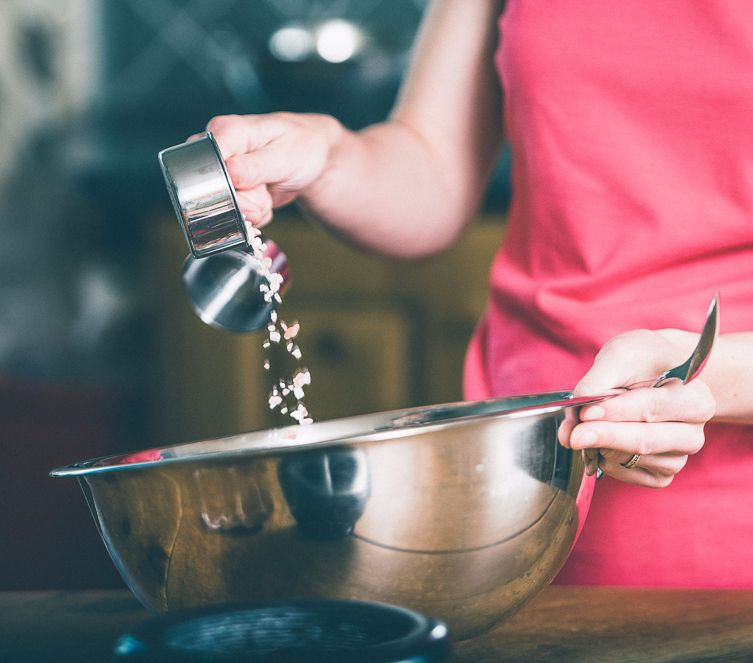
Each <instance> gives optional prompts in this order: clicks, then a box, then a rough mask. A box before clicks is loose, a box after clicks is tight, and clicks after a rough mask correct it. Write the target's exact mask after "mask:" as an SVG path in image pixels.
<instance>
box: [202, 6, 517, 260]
mask: <svg viewBox="0 0 753 663" xmlns="http://www.w3.org/2000/svg"><path fill="white" fill-rule="evenodd" d="M503 5H504V3H503V2H502V1H501V0H474V1H473V2H467V0H437V1H436V2H435V3H434V4H433V5H432V6H431V8H430V9H429V10H428V12H427V15H426V18H425V20H424V24H423V26H422V29H421V33H420V35H419V38H418V40H417V44H416V48H415V53H414V58H413V63H412V66H411V67H410V70H409V72H408V75H407V78H406V81H405V84H404V86H403V89H402V92H401V95H400V98H399V100H398V102H397V105H396V107H395V109H394V111H393V113H392V116H391V118H390V119H389V120H388V121H387V122H384V123H381V124H378V125H375V126H373V127H370V128H367V129H365V130H363V131H361V132H357V133H356V132H351V131H349V130H347V129H346V128H344V127H343V126H342V125H341V124H340V123H339V122H337V121H336V120H335V119H333V118H331V117H328V116H322V115H307V114H288V113H273V114H270V115H261V116H260V115H256V116H243V117H241V116H222V117H217V118H214V119H212V120H211V121H210V123H209V125H208V127H209V129H210V130H211V131H212V132H213V133H214V134H215V137H216V138H217V141H218V143H219V145H220V148H221V150H222V152H223V155H224V156H225V159H226V162H227V165H228V170H229V172H230V176H231V178H232V180H233V183H234V185H235V187H236V189H237V190H238V192H239V200H240V204H241V207H242V208H243V210H244V212H245V213H246V214H247V216H248V217H249V218H250V219H251V220H252V221H253V222H254V223H256V224H257V225H263V224H264V223H265V222H267V221H268V220H269V219H270V218H271V209H272V207H273V206H274V207H277V206H280V205H284V204H286V203H288V202H290V201H292V200H295V199H298V200H299V202H300V203H302V204H303V205H304V206H305V207H306V208H307V209H308V210H309V211H310V212H311V213H312V214H313V215H314V216H316V217H317V218H318V219H320V220H321V221H322V222H323V223H325V224H326V225H328V226H329V227H331V228H332V229H333V230H335V231H336V232H337V233H339V234H340V235H342V236H344V237H345V238H347V239H349V240H351V241H354V242H356V243H358V244H360V245H362V246H365V247H367V248H371V249H374V250H377V251H380V252H383V253H387V254H391V255H395V256H401V257H413V256H422V255H427V254H430V253H433V252H436V251H439V250H441V249H443V248H445V247H447V246H448V245H449V244H450V243H452V241H453V240H454V239H455V238H456V236H457V235H458V233H459V232H460V231H461V230H462V228H463V227H464V226H465V225H466V223H467V222H468V221H469V220H470V219H472V218H473V215H474V213H475V211H476V209H477V207H478V205H479V202H480V199H481V196H482V194H483V191H484V189H485V187H486V184H487V181H488V178H489V175H490V173H491V170H492V168H493V167H494V164H495V161H496V158H497V156H498V152H499V148H500V145H501V141H502V127H501V123H502V110H501V93H500V88H499V83H498V80H497V77H496V75H495V72H494V65H493V53H494V50H495V47H496V43H497V29H496V23H497V18H498V16H499V14H500V13H501V11H502V8H503Z"/></svg>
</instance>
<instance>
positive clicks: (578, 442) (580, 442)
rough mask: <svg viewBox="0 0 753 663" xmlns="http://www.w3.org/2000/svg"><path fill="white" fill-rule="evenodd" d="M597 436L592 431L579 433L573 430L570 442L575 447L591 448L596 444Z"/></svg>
mask: <svg viewBox="0 0 753 663" xmlns="http://www.w3.org/2000/svg"><path fill="white" fill-rule="evenodd" d="M597 439H598V435H596V433H594V432H593V431H592V430H584V431H579V430H577V429H576V430H575V431H574V432H573V434H572V436H571V441H572V442H573V443H574V446H576V447H592V446H594V445H595V444H596V441H597Z"/></svg>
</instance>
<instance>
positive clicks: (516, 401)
mask: <svg viewBox="0 0 753 663" xmlns="http://www.w3.org/2000/svg"><path fill="white" fill-rule="evenodd" d="M612 396H614V394H602V395H596V396H574V395H573V394H572V392H570V391H555V392H543V393H539V394H529V395H524V396H511V397H505V398H491V399H487V400H482V401H458V402H453V403H441V404H438V405H429V406H420V407H413V408H404V409H399V410H389V411H385V412H380V413H375V414H361V415H356V416H352V417H345V418H341V419H329V420H324V421H320V422H315V423H313V424H307V425H305V426H301V425H299V424H293V425H290V426H284V427H280V428H269V429H263V430H257V431H251V432H248V433H239V434H236V435H230V436H225V437H219V438H213V439H209V440H199V441H193V442H183V443H178V444H172V445H167V446H162V447H154V448H151V449H145V450H141V451H137V452H135V453H125V454H114V455H108V456H101V457H97V458H92V459H89V460H85V461H81V462H77V463H71V464H70V465H65V466H62V467H58V468H55V469H54V470H52V471H51V472H50V476H51V477H69V476H74V477H82V476H88V475H93V474H102V473H106V472H115V471H118V472H120V471H129V470H135V469H146V468H150V467H156V466H163V465H166V464H174V463H190V462H196V461H199V460H205V459H212V460H217V459H225V458H236V457H239V456H263V455H271V454H286V453H295V452H302V451H309V450H321V449H326V448H329V447H341V446H348V447H352V446H358V445H361V444H365V443H368V442H380V441H387V440H394V439H399V438H404V437H411V436H415V435H419V434H421V433H423V432H426V431H439V430H443V429H447V428H451V427H459V426H463V425H468V424H472V423H476V422H481V421H485V420H489V419H494V420H496V419H516V418H522V417H531V416H538V415H543V414H550V413H552V412H556V411H559V410H564V409H566V408H571V407H579V406H582V405H587V404H590V403H594V402H598V401H601V400H604V399H606V398H611V397H612Z"/></svg>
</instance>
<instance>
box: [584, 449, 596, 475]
mask: <svg viewBox="0 0 753 663" xmlns="http://www.w3.org/2000/svg"><path fill="white" fill-rule="evenodd" d="M582 453H583V462H584V463H585V466H586V475H587V476H591V475H592V474H596V471H597V470H598V469H599V450H598V449H583V450H582Z"/></svg>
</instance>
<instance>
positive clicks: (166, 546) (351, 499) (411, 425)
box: [52, 392, 594, 638]
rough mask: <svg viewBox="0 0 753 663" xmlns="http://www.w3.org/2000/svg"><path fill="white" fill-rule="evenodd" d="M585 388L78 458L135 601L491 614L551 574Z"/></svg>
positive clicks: (571, 531) (567, 515) (571, 532)
mask: <svg viewBox="0 0 753 663" xmlns="http://www.w3.org/2000/svg"><path fill="white" fill-rule="evenodd" d="M593 400H594V399H592V398H588V399H586V398H580V399H577V398H571V397H570V395H569V394H568V393H564V392H563V393H555V394H540V395H536V396H526V397H520V398H512V399H505V400H491V401H482V402H477V403H462V404H460V403H457V404H448V405H437V406H432V407H428V408H419V409H410V410H397V411H393V412H385V413H381V414H373V415H364V416H358V417H351V418H347V419H338V420H333V421H326V422H322V423H316V424H312V425H308V426H292V427H288V428H280V429H273V430H267V431H261V432H255V433H248V434H245V435H238V436H234V437H227V438H224V439H218V440H212V441H205V442H195V443H191V444H183V445H177V446H172V447H166V448H163V449H155V450H152V451H149V452H140V453H138V454H133V455H131V456H118V457H108V458H103V459H95V460H91V461H86V462H83V463H76V464H74V465H70V466H67V467H64V468H60V469H57V470H55V471H53V472H52V475H53V476H75V477H77V478H78V480H79V482H80V484H81V487H82V489H83V491H84V494H85V496H86V499H87V501H88V503H89V506H90V507H91V510H92V513H93V514H94V518H95V520H96V522H97V526H98V528H99V531H100V533H101V535H102V538H103V540H104V542H105V545H106V546H107V549H108V551H109V553H110V555H111V556H112V559H113V561H114V562H115V565H116V566H117V568H118V570H119V571H120V573H121V574H122V576H123V578H124V579H125V581H126V583H127V584H128V586H129V587H130V588H131V590H132V591H133V592H134V594H135V595H136V596H137V597H138V598H139V599H140V600H141V601H142V603H144V605H145V606H147V607H148V608H151V609H152V610H155V611H160V612H163V611H167V610H171V609H176V608H184V607H188V606H197V605H205V604H215V603H223V602H228V601H241V600H243V601H246V600H254V601H260V600H261V601H263V600H273V599H274V600H278V599H300V598H317V597H328V598H347V599H361V600H368V601H382V602H387V603H393V604H398V605H402V606H406V607H408V608H412V609H414V610H418V611H421V612H424V613H427V614H430V615H433V616H435V617H438V618H440V619H443V620H445V621H446V622H447V623H448V624H449V625H450V627H451V629H452V630H453V632H454V634H455V637H457V638H464V637H467V636H469V635H471V634H473V633H476V632H480V631H483V630H485V629H488V628H490V627H491V626H493V625H494V624H496V623H498V622H499V621H501V620H502V619H503V618H505V617H506V616H508V615H510V614H511V613H513V612H514V611H515V610H517V609H518V608H520V607H521V606H522V605H523V604H524V603H525V601H526V600H528V599H529V598H531V597H532V596H534V595H535V594H536V593H537V592H538V591H539V590H540V589H542V588H543V587H544V586H545V585H546V584H547V583H548V582H549V581H551V579H552V578H553V577H554V576H555V574H556V573H557V571H558V570H559V569H560V567H561V566H562V564H563V563H564V561H565V559H566V558H567V556H568V553H569V551H570V550H571V548H572V546H573V543H574V542H575V539H576V537H577V535H578V532H579V531H580V528H581V527H582V525H583V522H584V520H585V518H586V513H587V511H588V507H589V503H590V500H591V494H592V491H593V477H587V476H586V475H585V473H584V464H583V461H582V458H581V454H580V453H578V452H573V451H571V450H569V449H565V448H564V447H562V446H561V445H560V444H559V443H558V442H557V427H558V425H559V423H560V422H561V420H562V418H563V417H564V416H567V413H568V412H573V411H574V409H575V408H577V407H578V406H579V405H582V404H584V403H586V402H592V401H593Z"/></svg>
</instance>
